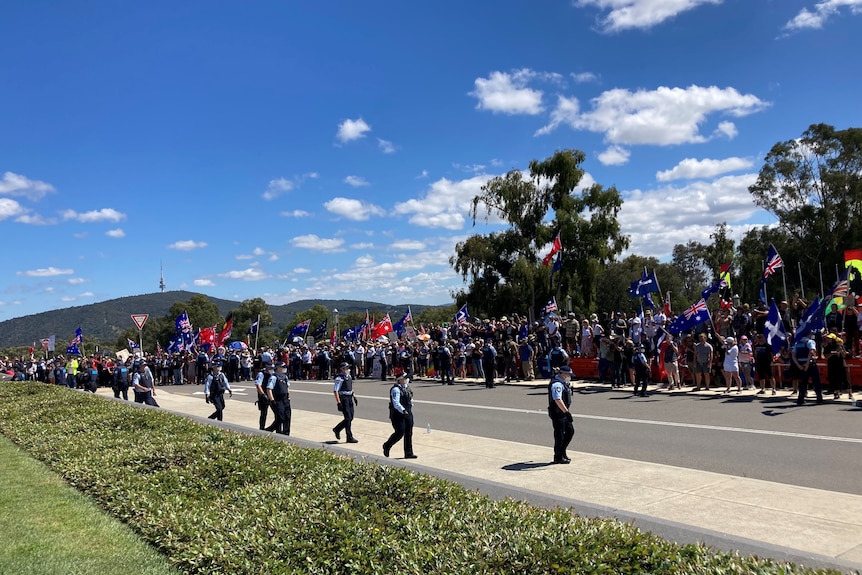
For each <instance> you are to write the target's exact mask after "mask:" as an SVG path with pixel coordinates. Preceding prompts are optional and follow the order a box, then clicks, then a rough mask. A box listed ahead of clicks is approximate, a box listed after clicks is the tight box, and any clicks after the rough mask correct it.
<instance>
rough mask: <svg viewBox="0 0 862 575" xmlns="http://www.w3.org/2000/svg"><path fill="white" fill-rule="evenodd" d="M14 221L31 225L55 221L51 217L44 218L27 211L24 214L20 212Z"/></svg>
mask: <svg viewBox="0 0 862 575" xmlns="http://www.w3.org/2000/svg"><path fill="white" fill-rule="evenodd" d="M0 219H3V218H2V217H0ZM15 221H16V222H18V223H19V224H29V225H33V226H47V225H50V224H55V223H57V222H56V221H55V220H54V219H53V218H52V219H45V218H43V217H42V216H40V215H39V214H31V213H29V212H28V213H26V214H21V215H20V216H18V217H17V218H15Z"/></svg>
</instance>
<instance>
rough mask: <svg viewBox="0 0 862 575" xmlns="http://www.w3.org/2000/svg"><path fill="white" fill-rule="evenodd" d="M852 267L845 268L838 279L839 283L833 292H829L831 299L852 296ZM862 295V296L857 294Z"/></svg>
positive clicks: (833, 288)
mask: <svg viewBox="0 0 862 575" xmlns="http://www.w3.org/2000/svg"><path fill="white" fill-rule="evenodd" d="M849 273H850V267H849V266H847V267H845V268H844V271H843V272H842V273H841V275H840V276H839V277H838V281H837V282H835V285H834V286H832V291H830V292H829V299H832V298H835V297H847V296H849V295H850V281H849V279H848V276H849ZM857 295H862V294H857Z"/></svg>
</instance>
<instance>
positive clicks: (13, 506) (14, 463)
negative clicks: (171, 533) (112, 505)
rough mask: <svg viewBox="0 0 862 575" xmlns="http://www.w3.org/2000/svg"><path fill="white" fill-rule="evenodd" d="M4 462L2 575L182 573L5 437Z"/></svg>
mask: <svg viewBox="0 0 862 575" xmlns="http://www.w3.org/2000/svg"><path fill="white" fill-rule="evenodd" d="M0 461H2V462H3V463H2V465H0V533H2V541H0V573H10V574H11V573H22V574H24V573H26V574H28V575H76V574H82V575H83V574H85V573H87V574H90V573H98V574H100V575H128V574H129V573H141V574H146V575H177V574H178V573H179V571H177V570H176V569H174V568H173V567H172V566H171V564H170V562H169V561H168V559H167V558H166V557H164V556H163V555H161V554H160V553H159V552H158V551H156V550H155V549H153V548H152V547H150V546H149V545H147V544H146V543H144V542H143V541H141V539H140V538H139V537H138V536H137V535H136V534H135V533H133V532H132V530H131V529H129V528H128V526H126V525H123V524H122V523H120V522H119V521H117V520H116V519H114V518H112V517H110V516H109V515H107V514H106V513H105V512H104V511H103V510H101V509H99V508H98V507H97V506H96V505H95V503H93V501H92V500H90V499H88V498H87V497H85V496H83V495H82V494H81V493H79V492H78V491H76V490H75V489H73V488H72V487H70V486H69V485H67V484H66V483H64V482H63V480H62V479H60V478H59V477H58V476H57V475H56V474H55V473H53V472H51V471H50V470H48V469H47V468H46V467H45V466H44V465H42V464H41V463H39V462H38V461H35V460H33V459H32V458H31V457H30V456H29V455H28V454H27V453H24V452H22V451H21V450H19V449H18V448H17V447H15V445H14V444H12V443H11V442H10V441H9V440H8V439H6V438H5V437H2V436H0Z"/></svg>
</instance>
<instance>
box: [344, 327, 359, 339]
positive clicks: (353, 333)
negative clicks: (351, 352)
mask: <svg viewBox="0 0 862 575" xmlns="http://www.w3.org/2000/svg"><path fill="white" fill-rule="evenodd" d="M358 333H359V326H353V327H348V328H347V329H345V330H344V331H342V332H341V335H342V336H344V339H349V340H352V341H356V338H357V337H358V336H357V334H358Z"/></svg>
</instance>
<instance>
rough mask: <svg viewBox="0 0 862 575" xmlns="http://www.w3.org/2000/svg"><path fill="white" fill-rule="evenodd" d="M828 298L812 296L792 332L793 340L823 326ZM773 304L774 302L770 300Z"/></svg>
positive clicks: (797, 339) (795, 340)
mask: <svg viewBox="0 0 862 575" xmlns="http://www.w3.org/2000/svg"><path fill="white" fill-rule="evenodd" d="M828 301H829V300H828V299H823V300H821V299H820V298H819V297H816V298H814V301H813V302H811V304H810V305H809V306H808V307H807V308H805V313H804V314H802V319H801V320H799V326H798V327H797V328H796V332H795V333H794V334H793V341H794V342H797V341H799V340H800V339H802V338H803V337H807V336H809V335H811V332H813V331H818V330H821V329H823V327H824V314H825V312H826V304H827V302H828ZM772 303H773V305H774V304H775V302H772Z"/></svg>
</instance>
